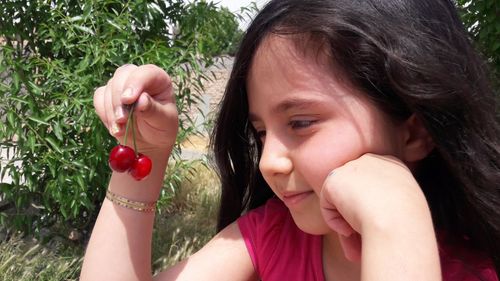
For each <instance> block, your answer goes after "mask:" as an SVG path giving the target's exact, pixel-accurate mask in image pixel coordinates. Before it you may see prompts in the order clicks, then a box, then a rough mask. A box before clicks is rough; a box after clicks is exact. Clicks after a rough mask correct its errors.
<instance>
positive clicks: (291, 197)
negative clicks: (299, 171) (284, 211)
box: [283, 191, 313, 206]
mask: <svg viewBox="0 0 500 281" xmlns="http://www.w3.org/2000/svg"><path fill="white" fill-rule="evenodd" d="M312 193H313V191H306V192H300V193H293V194H287V195H284V196H283V202H284V203H285V204H286V205H287V206H291V205H295V204H298V203H300V202H301V201H302V200H304V199H305V198H307V197H308V196H309V195H311V194H312Z"/></svg>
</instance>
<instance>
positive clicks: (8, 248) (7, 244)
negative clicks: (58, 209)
mask: <svg viewBox="0 0 500 281" xmlns="http://www.w3.org/2000/svg"><path fill="white" fill-rule="evenodd" d="M192 165H193V168H194V170H193V171H194V173H192V175H193V176H192V177H190V179H189V180H188V181H185V182H183V183H182V184H181V187H180V188H179V189H178V190H177V192H176V193H175V194H173V195H172V197H171V198H170V200H169V203H168V204H165V205H164V206H162V208H161V209H160V210H159V211H158V214H157V216H156V223H155V231H154V233H153V253H152V260H153V270H154V272H155V273H156V272H158V271H160V270H162V269H165V268H166V267H168V266H170V265H172V264H175V263H176V262H178V261H180V260H182V259H184V258H185V257H187V256H189V255H191V254H192V253H194V252H196V251H197V250H198V249H199V248H201V247H202V246H203V245H204V244H206V242H208V240H210V238H211V237H212V236H213V235H214V234H215V221H216V212H217V206H218V202H217V198H218V192H219V183H218V180H217V178H216V176H215V174H214V173H213V171H212V170H211V169H209V168H207V167H206V166H204V165H203V164H202V163H201V162H194V163H193V164H192ZM83 254H84V249H83V247H82V246H79V245H76V244H75V245H73V246H68V244H67V243H58V242H57V241H53V242H52V243H50V244H48V245H41V244H39V243H37V242H36V241H34V240H29V239H26V238H25V239H22V238H20V237H12V238H10V239H9V240H7V241H2V242H0V280H9V281H10V280H16V281H32V280H37V281H62V280H64V281H70V280H78V276H79V274H80V268H81V264H82V261H83Z"/></svg>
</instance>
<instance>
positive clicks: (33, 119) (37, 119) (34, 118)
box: [28, 116, 50, 126]
mask: <svg viewBox="0 0 500 281" xmlns="http://www.w3.org/2000/svg"><path fill="white" fill-rule="evenodd" d="M28 119H29V120H31V121H35V122H36V123H38V124H42V125H47V126H49V125H50V124H49V123H47V122H45V121H43V120H42V119H40V118H37V117H34V116H29V117H28Z"/></svg>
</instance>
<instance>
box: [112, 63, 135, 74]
mask: <svg viewBox="0 0 500 281" xmlns="http://www.w3.org/2000/svg"><path fill="white" fill-rule="evenodd" d="M135 68H137V65H135V64H131V63H127V64H124V65H122V66H120V67H118V68H117V69H116V70H115V73H114V75H119V74H120V73H122V72H125V71H126V70H131V69H135Z"/></svg>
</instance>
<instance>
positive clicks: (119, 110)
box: [115, 105, 125, 120]
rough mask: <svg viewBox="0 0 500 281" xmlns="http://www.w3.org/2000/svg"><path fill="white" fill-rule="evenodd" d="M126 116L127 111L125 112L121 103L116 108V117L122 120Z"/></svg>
mask: <svg viewBox="0 0 500 281" xmlns="http://www.w3.org/2000/svg"><path fill="white" fill-rule="evenodd" d="M123 117H125V113H124V112H123V107H122V106H121V105H119V106H117V107H116V108H115V118H116V119H118V120H120V119H122V118H123Z"/></svg>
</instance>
